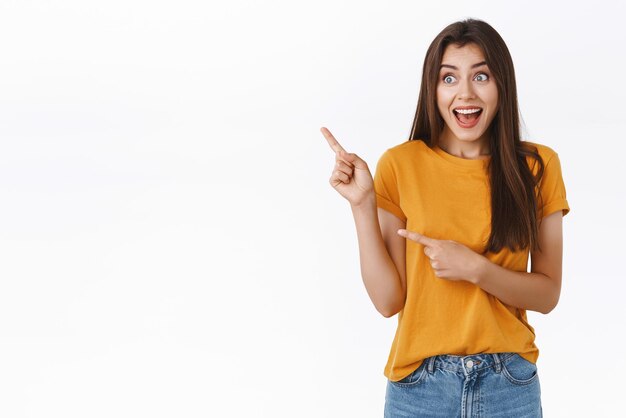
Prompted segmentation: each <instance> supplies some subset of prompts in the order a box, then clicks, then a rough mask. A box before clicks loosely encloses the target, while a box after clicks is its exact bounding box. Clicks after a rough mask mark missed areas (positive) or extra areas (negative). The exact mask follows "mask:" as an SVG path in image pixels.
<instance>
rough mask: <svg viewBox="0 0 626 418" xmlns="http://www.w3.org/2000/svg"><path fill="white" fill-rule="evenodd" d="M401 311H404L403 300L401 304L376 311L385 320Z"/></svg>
mask: <svg viewBox="0 0 626 418" xmlns="http://www.w3.org/2000/svg"><path fill="white" fill-rule="evenodd" d="M402 309H404V300H403V301H402V303H401V304H400V303H396V304H394V305H389V306H386V307H384V308H381V309H378V312H380V314H381V315H382V316H384V317H385V318H391V317H392V316H394V315H395V314H397V313H398V312H400V311H401V310H402Z"/></svg>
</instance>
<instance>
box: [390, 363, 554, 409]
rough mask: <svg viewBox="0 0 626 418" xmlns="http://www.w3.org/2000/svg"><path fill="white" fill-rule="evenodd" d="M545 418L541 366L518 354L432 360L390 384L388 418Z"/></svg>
mask: <svg viewBox="0 0 626 418" xmlns="http://www.w3.org/2000/svg"><path fill="white" fill-rule="evenodd" d="M542 416H543V411H542V408H541V387H540V385H539V375H538V374H537V365H535V364H533V363H531V362H530V361H528V360H526V359H524V358H523V357H521V356H520V355H519V354H517V353H493V354H491V353H490V354H473V355H467V356H453V355H438V356H432V357H428V358H427V359H425V360H424V361H423V362H422V364H421V365H420V366H419V367H418V368H417V369H416V370H415V371H413V372H412V373H411V374H410V375H408V376H407V377H405V378H404V379H402V380H400V381H398V382H392V381H391V380H389V379H387V391H386V393H385V418H396V417H445V418H453V417H461V418H465V417H480V418H491V417H503V418H504V417H506V418H512V417H515V418H526V417H529V418H531V417H532V418H535V417H542Z"/></svg>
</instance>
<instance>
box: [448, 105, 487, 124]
mask: <svg viewBox="0 0 626 418" xmlns="http://www.w3.org/2000/svg"><path fill="white" fill-rule="evenodd" d="M453 112H454V116H455V118H456V120H457V122H458V123H459V126H461V127H462V128H473V127H474V126H476V124H477V123H478V120H479V119H480V115H481V114H482V113H483V109H482V108H480V107H476V108H472V109H454V110H453Z"/></svg>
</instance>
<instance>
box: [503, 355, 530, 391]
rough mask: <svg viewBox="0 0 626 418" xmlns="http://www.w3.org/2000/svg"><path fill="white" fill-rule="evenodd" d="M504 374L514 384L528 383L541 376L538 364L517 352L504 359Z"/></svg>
mask: <svg viewBox="0 0 626 418" xmlns="http://www.w3.org/2000/svg"><path fill="white" fill-rule="evenodd" d="M502 374H503V375H504V376H505V377H506V378H507V379H508V380H509V381H510V382H511V383H513V384H514V385H528V384H530V383H533V382H534V381H535V380H537V379H538V377H539V374H538V373H537V365H536V364H535V363H531V362H530V361H528V360H526V359H525V358H524V357H522V356H520V355H519V354H517V353H513V355H512V356H510V357H508V358H507V359H506V360H504V362H503V363H502Z"/></svg>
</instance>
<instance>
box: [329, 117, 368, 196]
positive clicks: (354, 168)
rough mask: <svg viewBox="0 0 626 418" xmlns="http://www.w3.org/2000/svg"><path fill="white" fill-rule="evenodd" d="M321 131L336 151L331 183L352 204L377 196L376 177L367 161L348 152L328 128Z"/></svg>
mask: <svg viewBox="0 0 626 418" xmlns="http://www.w3.org/2000/svg"><path fill="white" fill-rule="evenodd" d="M320 131H322V134H323V135H324V138H326V141H328V144H329V145H330V147H331V148H332V149H333V151H335V169H334V170H333V174H332V175H331V176H330V179H329V183H330V185H331V186H333V188H334V189H335V190H337V192H339V194H340V195H342V196H343V197H345V198H346V199H347V200H348V201H349V202H350V204H351V205H352V206H358V205H360V204H361V203H363V202H365V201H366V200H367V199H368V198H375V195H374V179H373V178H372V174H371V173H370V170H369V168H368V167H367V163H366V162H365V161H363V160H362V159H361V158H360V157H359V156H358V155H356V154H353V153H348V152H346V150H344V149H343V147H342V146H341V145H339V142H337V140H336V139H335V137H334V136H333V135H332V134H331V133H330V131H329V130H328V129H326V128H324V127H322V128H321V129H320Z"/></svg>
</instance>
